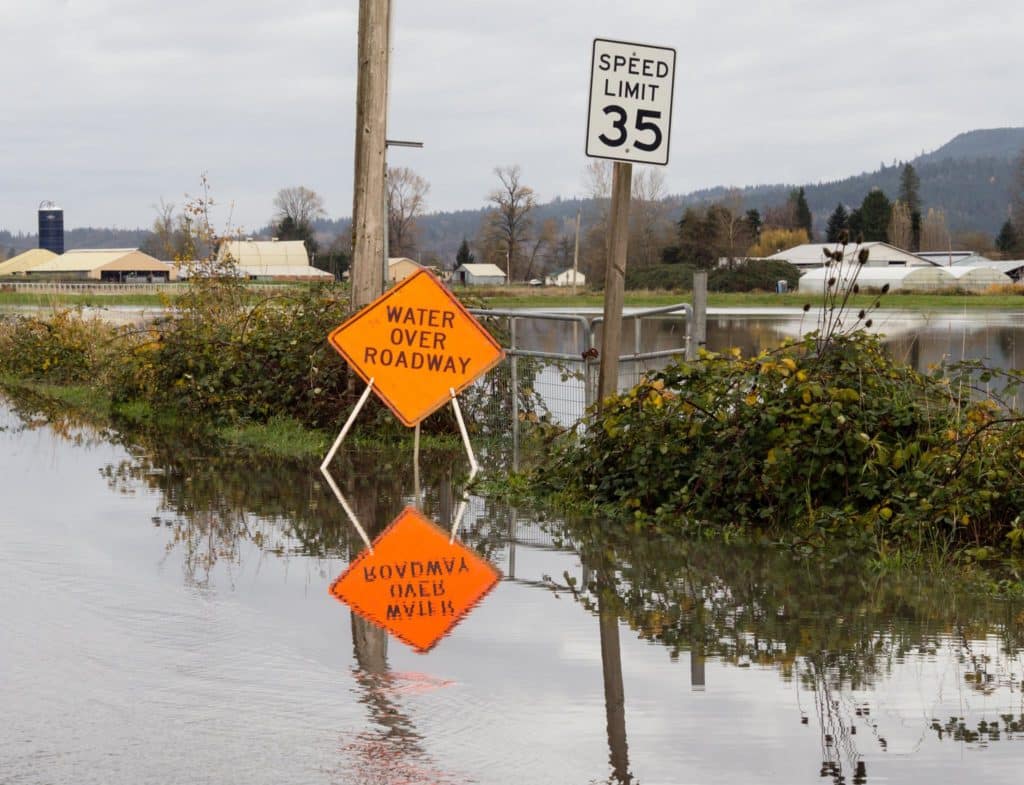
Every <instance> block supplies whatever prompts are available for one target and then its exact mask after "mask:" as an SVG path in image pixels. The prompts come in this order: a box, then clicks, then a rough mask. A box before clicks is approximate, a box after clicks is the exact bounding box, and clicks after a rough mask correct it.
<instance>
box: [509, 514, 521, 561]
mask: <svg viewBox="0 0 1024 785" xmlns="http://www.w3.org/2000/svg"><path fill="white" fill-rule="evenodd" d="M518 519H519V511H518V510H517V509H516V508H515V507H510V508H509V511H508V577H509V578H515V577H516V521H517V520H518Z"/></svg>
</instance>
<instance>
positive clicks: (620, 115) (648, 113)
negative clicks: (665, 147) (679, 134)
mask: <svg viewBox="0 0 1024 785" xmlns="http://www.w3.org/2000/svg"><path fill="white" fill-rule="evenodd" d="M603 111H604V113H605V114H606V115H612V116H613V119H612V130H614V131H616V134H615V135H614V136H609V135H607V134H601V135H600V136H598V137H597V138H598V139H600V140H601V141H602V142H604V143H605V144H606V145H608V146H609V147H621V146H622V145H624V144H625V143H626V141H627V140H628V139H629V129H628V127H627V124H628V122H629V113H628V112H627V111H626V110H625V109H623V108H622V107H621V106H619V105H618V104H609V105H608V106H606V107H605V108H604V110H603ZM659 119H661V112H655V111H654V110H652V109H638V110H637V113H636V118H635V120H634V122H633V128H635V129H636V130H637V132H638V134H647V133H650V134H651V136H650V137H649V141H645V140H644V139H642V138H635V139H634V140H633V146H634V147H635V148H636V149H637V150H643V151H644V152H645V153H650V152H653V151H655V150H657V149H658V148H659V147H661V140H662V135H661V126H659V125H658V124H657V123H655V122H651V121H652V120H659Z"/></svg>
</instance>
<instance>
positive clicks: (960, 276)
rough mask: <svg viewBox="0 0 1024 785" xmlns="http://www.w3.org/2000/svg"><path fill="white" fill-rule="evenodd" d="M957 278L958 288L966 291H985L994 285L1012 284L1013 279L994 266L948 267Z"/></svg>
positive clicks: (950, 272) (948, 270)
mask: <svg viewBox="0 0 1024 785" xmlns="http://www.w3.org/2000/svg"><path fill="white" fill-rule="evenodd" d="M945 271H946V272H948V273H949V274H950V275H952V276H953V277H954V278H955V279H956V288H957V289H963V290H964V291H966V292H976V293H977V292H984V291H985V290H986V289H988V288H989V287H992V286H1012V285H1013V279H1012V278H1010V276H1008V275H1007V274H1006V273H1003V272H1000V271H999V270H997V269H995V268H994V267H966V266H964V267H956V266H954V267H947V268H945Z"/></svg>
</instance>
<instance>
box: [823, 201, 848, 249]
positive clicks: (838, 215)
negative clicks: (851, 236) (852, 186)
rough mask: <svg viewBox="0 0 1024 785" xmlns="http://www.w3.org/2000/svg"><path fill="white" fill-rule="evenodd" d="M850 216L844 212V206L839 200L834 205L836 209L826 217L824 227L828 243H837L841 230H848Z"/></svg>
mask: <svg viewBox="0 0 1024 785" xmlns="http://www.w3.org/2000/svg"><path fill="white" fill-rule="evenodd" d="M849 220H850V216H849V215H848V214H847V212H846V208H845V207H843V203H842V202H840V203H839V204H837V205H836V209H835V210H833V211H832V215H830V216H829V217H828V226H827V227H826V229H825V240H826V241H828V242H830V243H838V242H839V238H840V237H841V236H842V233H843V230H844V229H846V230H848V229H849V228H850V226H849Z"/></svg>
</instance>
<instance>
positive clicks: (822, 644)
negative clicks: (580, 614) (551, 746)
mask: <svg viewBox="0 0 1024 785" xmlns="http://www.w3.org/2000/svg"><path fill="white" fill-rule="evenodd" d="M560 531H561V533H562V536H564V537H565V538H566V539H571V540H574V541H575V542H576V543H577V546H578V548H579V549H580V551H581V554H582V557H583V559H584V563H585V564H588V565H590V566H592V567H593V566H594V565H597V566H598V567H600V565H602V564H604V565H609V564H611V565H615V566H614V569H611V570H607V569H600V568H592V569H590V570H585V571H584V578H583V580H582V581H581V582H580V583H579V585H578V586H577V582H576V580H575V579H574V578H573V577H572V576H569V575H566V580H567V582H568V583H569V584H570V585H572V586H574V589H573V594H574V596H575V597H576V599H577V600H578V601H579V602H580V603H581V604H582V605H583V606H584V607H586V608H587V609H589V610H591V611H592V612H593V613H595V614H596V615H597V616H598V618H599V620H601V621H602V623H603V620H604V618H605V616H606V615H607V614H608V613H609V611H611V612H613V613H614V617H615V618H616V619H617V620H618V619H621V620H623V621H625V622H626V623H628V624H629V626H630V628H631V629H633V630H634V631H636V633H637V635H638V637H640V638H642V639H646V640H651V641H656V642H659V643H661V644H663V645H664V646H665V647H666V648H667V649H668V651H669V655H670V657H672V658H673V659H675V658H677V657H678V656H679V654H680V653H681V652H683V651H689V652H690V654H691V665H694V663H695V662H702V661H703V659H702V658H703V656H705V655H711V656H715V657H717V658H719V659H720V660H721V661H723V662H726V663H732V664H734V665H737V666H740V667H744V666H749V665H752V664H753V665H761V666H764V667H774V668H776V669H778V671H779V673H780V675H781V676H782V678H783V679H785V680H787V681H794V680H795V681H796V682H797V683H798V684H799V685H800V686H801V688H802V691H801V692H798V697H799V695H801V694H802V693H810V694H811V695H812V696H813V701H814V713H815V715H816V719H817V722H818V725H819V729H820V733H821V745H822V746H821V750H822V756H821V761H822V765H821V770H820V772H819V773H820V774H821V776H822V777H826V778H831V779H832V780H833V781H834V782H836V783H841V782H853V783H866V782H867V765H866V763H865V761H864V759H863V754H864V752H865V750H868V749H870V750H873V751H884V750H885V749H886V747H887V743H888V742H887V741H886V739H885V737H884V734H883V731H882V729H880V728H879V726H878V724H877V722H876V720H875V719H874V718H873V717H872V716H871V711H870V706H868V705H867V704H863V703H861V704H857V703H855V702H854V699H853V697H852V693H853V692H854V691H856V690H863V689H870V688H873V687H875V686H877V684H878V682H879V681H880V680H881V679H882V678H885V677H887V676H889V675H891V674H892V672H893V670H894V668H895V667H896V666H897V664H898V663H902V662H904V661H905V660H908V659H912V658H919V659H920V660H922V661H926V660H928V659H932V658H934V657H935V656H936V654H937V652H939V651H940V650H946V651H950V652H952V654H953V656H955V658H956V659H957V660H958V661H959V662H960V663H962V664H963V665H964V666H965V668H964V675H963V679H962V683H961V684H960V688H961V689H963V690H971V691H977V692H980V693H983V694H988V693H990V692H991V691H993V690H994V689H996V688H1001V689H1003V690H1005V691H1006V692H1007V693H1011V692H1016V691H1019V689H1020V678H1021V673H1020V667H1019V666H1020V661H1019V658H1020V655H1021V652H1022V651H1024V613H1021V612H1020V608H1019V607H1015V606H1014V605H1013V604H1011V603H1007V602H999V601H995V600H987V599H985V598H971V597H969V596H966V595H964V594H962V593H958V591H957V588H956V587H955V586H952V585H950V583H949V582H948V581H944V580H943V579H942V576H935V577H931V578H928V577H925V578H919V577H908V578H896V577H891V576H880V575H877V574H875V573H872V572H871V570H870V569H869V568H868V565H866V564H865V563H863V562H859V561H857V560H856V559H853V558H852V557H849V556H842V557H837V558H835V559H834V560H832V559H829V558H828V557H827V556H826V555H824V554H819V555H818V556H817V557H816V560H813V561H809V560H798V559H795V558H793V557H792V556H790V555H789V554H785V553H781V552H779V551H778V550H774V549H768V548H755V547H744V546H728V547H726V546H723V545H722V544H721V543H678V542H676V543H673V542H670V541H668V540H660V539H658V538H655V537H651V536H650V535H646V534H645V535H644V536H640V537H635V538H627V537H613V536H609V535H607V534H605V533H604V531H605V530H604V529H603V527H602V526H601V525H600V524H599V523H594V522H574V523H572V524H569V525H563V526H562V527H560ZM986 639H987V640H989V641H993V640H995V641H997V642H998V645H995V646H987V647H986V651H987V652H988V653H985V654H982V653H980V652H977V651H975V649H976V648H977V643H976V642H977V641H983V640H986ZM603 644H604V639H603V637H602V649H603ZM993 652H994V653H993ZM606 665H607V662H606ZM694 673H696V674H697V675H698V676H702V673H701V669H700V668H699V667H698V668H694ZM700 681H701V685H697V686H698V687H699V686H702V683H703V678H701V679H700ZM610 706H611V704H610V703H609V707H610ZM1022 709H1024V706H1022ZM1022 718H1024V715H1022ZM802 721H803V722H804V723H806V722H807V715H806V714H804V715H803V718H802ZM1020 722H1021V720H1018V719H1017V718H1016V717H1015V715H1006V716H1005V717H1001V723H997V722H994V721H993V719H988V720H982V721H981V722H979V724H978V727H979V728H980V730H969V729H967V728H966V726H963V727H961V725H963V718H959V720H957V721H956V722H953V723H952V724H949V723H945V724H943V723H939V725H938V729H941V730H942V731H943V733H945V734H946V737H947V738H948V737H950V736H951V735H953V736H957V735H958V736H959V738H961V739H963V740H971V739H978V740H980V739H984V738H993V732H995V733H996V735H997V736H998V737H1001V738H1005V737H1008V734H1011V733H1013V732H1015V731H1014V729H1015V728H1017V729H1020V725H1019V723H1020ZM1015 723H1016V724H1015ZM932 727H933V728H935V727H936V726H935V725H933V726H932ZM858 729H859V730H860V733H858ZM611 730H612V722H611V713H610V709H609V740H610V741H611V740H612V735H611ZM923 730H924V729H923ZM624 732H625V728H624V727H623V728H622V736H623V743H622V750H623V754H624V751H625V743H624ZM613 755H614V749H613Z"/></svg>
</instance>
